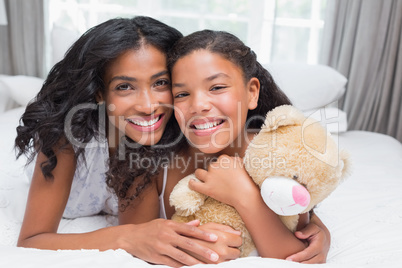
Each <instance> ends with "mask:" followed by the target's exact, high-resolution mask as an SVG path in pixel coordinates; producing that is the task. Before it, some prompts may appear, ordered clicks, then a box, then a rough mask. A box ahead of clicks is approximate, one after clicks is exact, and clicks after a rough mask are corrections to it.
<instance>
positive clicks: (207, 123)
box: [190, 117, 226, 136]
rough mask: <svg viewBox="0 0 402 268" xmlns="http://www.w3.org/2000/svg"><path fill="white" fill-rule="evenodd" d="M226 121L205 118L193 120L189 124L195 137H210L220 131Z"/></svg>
mask: <svg viewBox="0 0 402 268" xmlns="http://www.w3.org/2000/svg"><path fill="white" fill-rule="evenodd" d="M225 121H226V120H225V119H223V118H214V117H207V118H204V119H195V120H193V121H191V122H190V128H191V129H193V133H194V134H195V135H197V136H208V135H212V134H213V133H214V132H215V131H217V130H218V129H220V128H221V127H222V125H223V123H224V122H225Z"/></svg>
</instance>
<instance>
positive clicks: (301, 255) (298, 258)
mask: <svg viewBox="0 0 402 268" xmlns="http://www.w3.org/2000/svg"><path fill="white" fill-rule="evenodd" d="M315 256H316V254H314V253H312V252H311V249H310V248H306V249H305V250H303V251H300V252H298V253H296V254H293V255H291V256H289V257H287V258H286V260H287V261H294V262H307V261H309V260H310V259H312V258H314V257H315Z"/></svg>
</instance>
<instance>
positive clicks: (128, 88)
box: [116, 84, 133, 91]
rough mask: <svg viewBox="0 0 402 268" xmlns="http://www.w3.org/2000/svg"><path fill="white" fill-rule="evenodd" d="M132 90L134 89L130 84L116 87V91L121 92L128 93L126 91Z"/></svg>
mask: <svg viewBox="0 0 402 268" xmlns="http://www.w3.org/2000/svg"><path fill="white" fill-rule="evenodd" d="M130 89H133V87H132V86H130V85H129V84H121V85H118V86H117V87H116V90H120V91H126V90H130Z"/></svg>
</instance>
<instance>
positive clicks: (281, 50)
mask: <svg viewBox="0 0 402 268" xmlns="http://www.w3.org/2000/svg"><path fill="white" fill-rule="evenodd" d="M47 3H48V5H47V7H48V12H47V14H48V29H49V32H51V33H52V35H51V38H48V39H49V42H48V45H49V47H51V49H52V50H53V53H52V54H50V53H49V57H50V58H53V61H52V62H51V65H53V64H54V63H55V59H54V58H55V57H56V58H57V57H58V58H57V59H56V60H59V59H60V57H61V55H62V54H64V52H65V50H66V49H67V48H68V46H69V45H71V43H72V42H73V41H74V40H75V38H77V37H78V36H79V35H81V34H82V33H84V32H85V31H86V30H87V29H89V28H90V27H92V26H94V25H96V24H99V23H101V22H103V21H105V20H107V19H110V18H113V17H132V16H136V15H147V16H151V17H153V18H155V19H158V20H161V21H163V22H165V23H166V24H168V25H171V26H173V27H175V28H177V29H178V30H180V31H181V32H182V33H183V34H184V35H186V34H189V33H191V32H194V31H197V30H201V29H206V28H208V29H215V30H224V31H228V32H231V33H233V34H235V35H236V36H238V37H239V38H240V39H241V40H243V41H244V42H245V43H246V44H247V45H248V46H250V47H251V48H252V49H253V50H254V51H255V52H256V53H257V55H258V59H259V61H260V62H261V63H268V62H278V61H299V62H307V63H312V64H313V63H317V57H318V53H319V48H320V43H321V32H322V29H323V26H324V20H323V17H324V12H325V6H326V5H325V4H326V0H297V1H294V0H199V1H188V0H147V1H139V0H47ZM57 32H59V33H63V34H64V36H66V34H67V33H69V34H67V36H70V37H71V40H70V42H65V41H63V42H60V39H61V37H60V36H58V35H57V34H55V33H57ZM63 38H64V39H63V40H65V39H66V37H63ZM60 46H64V47H63V48H60ZM57 50H62V51H63V53H61V55H60V53H59V55H55V54H57V53H55V51H57ZM50 55H52V56H50Z"/></svg>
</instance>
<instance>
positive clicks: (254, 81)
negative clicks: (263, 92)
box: [247, 77, 260, 110]
mask: <svg viewBox="0 0 402 268" xmlns="http://www.w3.org/2000/svg"><path fill="white" fill-rule="evenodd" d="M247 89H248V109H249V110H254V109H255V108H257V104H258V98H259V96H260V80H258V78H256V77H253V78H251V79H250V81H249V82H248V88H247Z"/></svg>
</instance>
